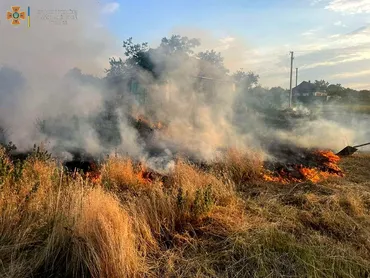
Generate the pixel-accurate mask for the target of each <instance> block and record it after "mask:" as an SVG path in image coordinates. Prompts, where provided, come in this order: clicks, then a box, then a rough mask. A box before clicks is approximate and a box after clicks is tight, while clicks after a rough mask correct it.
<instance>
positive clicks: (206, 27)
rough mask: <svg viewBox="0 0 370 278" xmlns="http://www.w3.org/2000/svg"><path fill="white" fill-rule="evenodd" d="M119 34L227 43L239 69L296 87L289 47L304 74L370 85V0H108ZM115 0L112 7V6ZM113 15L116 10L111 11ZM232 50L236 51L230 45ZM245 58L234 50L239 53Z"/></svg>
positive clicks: (109, 22) (222, 46) (224, 49)
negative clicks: (290, 74)
mask: <svg viewBox="0 0 370 278" xmlns="http://www.w3.org/2000/svg"><path fill="white" fill-rule="evenodd" d="M101 5H102V6H103V7H105V8H107V7H110V8H111V9H110V10H109V9H108V10H109V11H110V13H108V10H106V12H107V13H106V15H107V16H106V17H105V18H104V22H105V24H106V26H107V27H108V28H109V29H110V31H111V32H113V34H114V35H115V37H117V38H121V39H122V40H123V39H125V38H128V37H133V38H134V40H135V41H137V42H143V41H148V42H149V43H150V44H151V45H155V44H156V43H158V42H159V40H160V38H162V37H164V36H168V35H170V34H173V33H176V34H180V35H187V36H189V37H197V38H200V39H201V41H205V42H206V46H207V48H214V49H216V50H220V51H221V53H222V54H223V55H224V57H225V64H226V65H227V66H229V67H230V68H231V69H232V70H236V69H238V68H240V67H242V68H244V69H246V70H252V71H255V72H256V73H258V74H260V76H261V82H262V83H263V85H266V86H275V85H279V86H283V87H288V85H289V84H288V83H289V78H288V77H289V65H290V64H289V51H290V50H292V51H295V56H296V58H295V67H299V68H300V71H299V73H300V76H299V77H300V80H304V79H306V80H314V79H320V78H324V79H327V80H328V81H329V82H331V83H341V84H343V85H346V86H352V87H355V88H359V89H362V88H370V78H368V77H369V75H370V72H369V71H370V61H369V60H370V39H369V37H370V28H369V26H370V25H369V24H370V0H295V1H294V0H281V1H278V0H258V1H248V0H244V1H242V0H229V1H219V0H198V1H195V0H187V1H185V0H177V1H169V0H147V1H144V0H141V1H132V0H120V1H117V2H110V3H107V2H105V3H103V2H102V3H101ZM107 5H108V6H107ZM108 14H109V16H108ZM228 50H229V51H228ZM236 53H238V58H235V57H229V56H235V55H236Z"/></svg>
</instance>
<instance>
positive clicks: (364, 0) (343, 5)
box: [325, 0, 370, 14]
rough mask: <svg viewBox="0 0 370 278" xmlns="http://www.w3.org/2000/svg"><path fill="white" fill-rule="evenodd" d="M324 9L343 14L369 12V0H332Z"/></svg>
mask: <svg viewBox="0 0 370 278" xmlns="http://www.w3.org/2000/svg"><path fill="white" fill-rule="evenodd" d="M325 9H328V10H331V11H334V12H341V13H344V14H360V13H370V1H369V0H332V1H330V2H329V4H328V5H327V6H326V7H325Z"/></svg>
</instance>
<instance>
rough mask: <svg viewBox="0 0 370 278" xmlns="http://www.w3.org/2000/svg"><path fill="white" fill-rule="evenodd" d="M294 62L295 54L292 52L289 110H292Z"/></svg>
mask: <svg viewBox="0 0 370 278" xmlns="http://www.w3.org/2000/svg"><path fill="white" fill-rule="evenodd" d="M293 60H294V52H293V51H290V92H289V108H292V95H293V87H292V83H293Z"/></svg>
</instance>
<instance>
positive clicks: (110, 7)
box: [102, 2, 119, 14]
mask: <svg viewBox="0 0 370 278" xmlns="http://www.w3.org/2000/svg"><path fill="white" fill-rule="evenodd" d="M118 9H119V3H118V2H111V3H108V4H106V5H105V6H104V7H103V10H102V13H104V14H112V13H115V12H116V11H118Z"/></svg>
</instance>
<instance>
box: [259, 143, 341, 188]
mask: <svg viewBox="0 0 370 278" xmlns="http://www.w3.org/2000/svg"><path fill="white" fill-rule="evenodd" d="M297 155H301V158H300V159H299V161H298V162H294V163H280V162H277V163H270V162H269V163H268V165H267V166H266V168H267V172H266V173H265V174H264V175H263V178H264V179H265V180H266V181H271V182H280V183H283V184H288V183H291V182H303V181H311V182H314V183H317V182H319V181H322V180H324V179H327V178H329V177H343V176H344V173H343V171H342V169H341V168H340V167H339V166H338V163H339V161H340V158H339V156H337V155H335V154H334V153H333V152H332V151H320V150H312V151H310V150H305V151H304V152H302V153H297ZM269 169H270V170H269Z"/></svg>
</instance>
